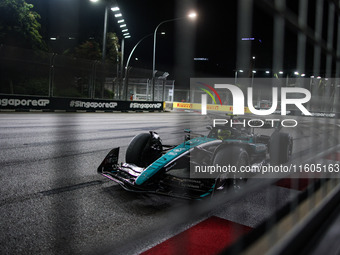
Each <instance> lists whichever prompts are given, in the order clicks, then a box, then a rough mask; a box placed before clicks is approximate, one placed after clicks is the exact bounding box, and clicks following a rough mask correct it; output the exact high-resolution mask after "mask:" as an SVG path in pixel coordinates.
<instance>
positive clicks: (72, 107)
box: [0, 95, 164, 112]
mask: <svg viewBox="0 0 340 255" xmlns="http://www.w3.org/2000/svg"><path fill="white" fill-rule="evenodd" d="M163 109H164V106H163V102H159V101H118V100H103V99H82V98H61V97H36V96H21V95H0V110H1V111H4V110H5V111H6V110H15V111H69V112H75V111H87V112H94V111H104V112H115V111H121V112H127V111H163Z"/></svg>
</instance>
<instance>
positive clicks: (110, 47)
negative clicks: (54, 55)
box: [64, 32, 122, 64]
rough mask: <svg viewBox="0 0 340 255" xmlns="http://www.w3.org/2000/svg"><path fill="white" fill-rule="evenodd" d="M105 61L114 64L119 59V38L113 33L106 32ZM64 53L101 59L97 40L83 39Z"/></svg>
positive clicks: (100, 49) (77, 56)
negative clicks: (83, 40)
mask: <svg viewBox="0 0 340 255" xmlns="http://www.w3.org/2000/svg"><path fill="white" fill-rule="evenodd" d="M106 47H107V48H106V62H111V63H114V64H116V63H117V57H118V61H120V59H121V55H122V54H121V52H120V51H119V50H120V44H119V39H118V37H117V35H116V34H115V33H111V32H110V33H108V34H107V39H106ZM64 54H65V55H68V56H72V57H75V58H82V59H89V60H101V59H102V48H101V46H100V45H99V43H98V42H96V41H94V40H91V41H85V42H83V43H82V44H80V45H79V46H78V47H76V48H74V49H71V50H70V49H69V50H66V51H65V52H64Z"/></svg>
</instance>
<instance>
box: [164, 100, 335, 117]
mask: <svg viewBox="0 0 340 255" xmlns="http://www.w3.org/2000/svg"><path fill="white" fill-rule="evenodd" d="M170 104H172V105H171V107H170ZM166 105H167V107H166V109H167V110H174V109H178V110H192V111H201V104H197V103H185V102H173V103H167V104H166ZM207 110H208V111H210V112H227V113H232V112H233V106H232V105H216V104H208V105H207ZM244 112H245V113H251V111H250V110H249V108H248V107H244ZM273 114H280V112H279V111H277V112H274V113H273ZM311 114H312V117H324V118H340V113H337V112H311ZM287 115H294V116H302V114H301V111H300V110H288V111H287Z"/></svg>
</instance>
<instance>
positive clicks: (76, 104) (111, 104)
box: [70, 100, 118, 109]
mask: <svg viewBox="0 0 340 255" xmlns="http://www.w3.org/2000/svg"><path fill="white" fill-rule="evenodd" d="M117 105H118V103H117V102H87V101H79V100H77V101H74V100H72V101H71V102H70V107H73V108H87V109H89V108H94V109H97V108H104V109H105V108H107V109H114V108H116V107H117Z"/></svg>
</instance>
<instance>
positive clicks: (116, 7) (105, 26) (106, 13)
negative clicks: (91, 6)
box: [90, 0, 124, 62]
mask: <svg viewBox="0 0 340 255" xmlns="http://www.w3.org/2000/svg"><path fill="white" fill-rule="evenodd" d="M90 2H92V3H97V2H99V0H90ZM110 7H111V6H109V3H106V4H105V13H104V30H103V49H102V61H103V62H104V61H105V57H106V37H107V25H108V14H109V8H110ZM110 9H111V11H113V12H117V11H119V10H120V9H119V7H118V6H113V7H111V8H110ZM121 16H122V14H121V13H118V14H115V17H116V18H117V17H121ZM121 22H124V20H123V21H120V20H119V21H118V23H121Z"/></svg>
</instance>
